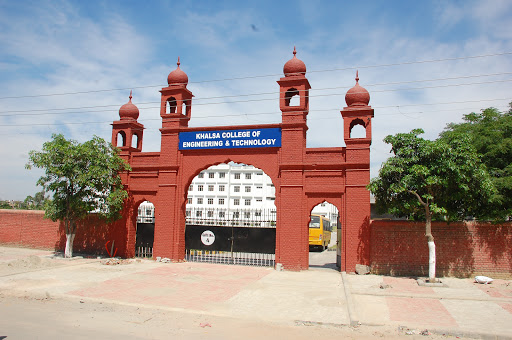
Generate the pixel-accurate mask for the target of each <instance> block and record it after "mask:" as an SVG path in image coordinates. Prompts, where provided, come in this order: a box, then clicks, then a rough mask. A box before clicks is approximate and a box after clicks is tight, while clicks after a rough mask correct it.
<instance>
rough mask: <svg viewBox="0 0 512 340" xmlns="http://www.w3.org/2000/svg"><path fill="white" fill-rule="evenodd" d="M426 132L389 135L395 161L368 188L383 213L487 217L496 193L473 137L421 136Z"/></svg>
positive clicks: (415, 216) (387, 162) (424, 217)
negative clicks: (491, 199)
mask: <svg viewBox="0 0 512 340" xmlns="http://www.w3.org/2000/svg"><path fill="white" fill-rule="evenodd" d="M422 133H423V130H421V129H417V130H413V131H411V132H410V133H399V134H396V135H394V136H391V135H390V136H387V137H386V138H385V139H384V141H385V142H386V143H388V144H391V146H392V148H391V151H392V152H393V153H394V156H392V157H390V158H389V159H388V160H387V161H386V162H385V163H384V164H383V165H382V167H381V169H380V172H379V176H378V177H377V178H374V179H372V181H371V182H370V184H369V185H368V188H369V190H370V191H371V192H372V193H373V194H374V195H375V198H376V206H377V209H378V210H379V211H380V212H387V213H391V214H394V215H397V216H407V217H409V218H412V219H421V220H425V219H427V220H430V219H448V220H460V219H463V218H464V217H466V216H481V215H483V214H484V212H485V209H484V206H485V204H484V203H485V202H486V201H488V200H489V199H490V197H491V195H492V194H493V193H494V188H493V185H492V182H491V180H490V178H489V175H488V173H487V171H486V169H485V166H484V165H483V164H482V163H481V161H480V159H479V156H478V155H477V154H476V152H475V150H474V149H473V147H472V145H471V143H469V140H468V137H465V136H459V138H453V139H452V140H450V141H445V140H441V139H438V140H434V141H431V140H426V139H423V138H420V137H418V136H419V135H420V134H422Z"/></svg>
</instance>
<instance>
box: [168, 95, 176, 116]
mask: <svg viewBox="0 0 512 340" xmlns="http://www.w3.org/2000/svg"><path fill="white" fill-rule="evenodd" d="M176 106H177V104H176V98H174V97H170V98H169V99H167V113H176Z"/></svg>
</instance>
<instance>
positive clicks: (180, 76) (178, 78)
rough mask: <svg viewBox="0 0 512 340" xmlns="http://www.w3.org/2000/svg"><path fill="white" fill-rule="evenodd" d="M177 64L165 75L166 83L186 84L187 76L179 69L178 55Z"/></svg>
mask: <svg viewBox="0 0 512 340" xmlns="http://www.w3.org/2000/svg"><path fill="white" fill-rule="evenodd" d="M177 65H178V67H177V68H176V69H175V70H174V71H172V72H171V73H169V75H168V76H167V84H169V85H182V86H187V84H188V76H187V74H186V73H185V72H183V71H182V70H181V69H180V57H178V62H177Z"/></svg>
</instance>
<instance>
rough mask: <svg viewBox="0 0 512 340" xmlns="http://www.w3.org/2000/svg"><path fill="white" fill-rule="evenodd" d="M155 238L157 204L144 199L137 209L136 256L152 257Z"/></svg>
mask: <svg viewBox="0 0 512 340" xmlns="http://www.w3.org/2000/svg"><path fill="white" fill-rule="evenodd" d="M154 240H155V206H154V205H153V203H151V202H150V201H144V202H142V203H141V204H140V205H139V208H138V209H137V232H136V236H135V256H136V257H152V256H153V242H154Z"/></svg>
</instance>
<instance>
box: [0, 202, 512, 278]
mask: <svg viewBox="0 0 512 340" xmlns="http://www.w3.org/2000/svg"><path fill="white" fill-rule="evenodd" d="M85 224H86V225H87V226H79V227H78V230H77V235H76V237H75V242H74V246H73V250H74V252H76V253H86V254H95V255H98V254H101V255H107V252H106V250H105V243H106V242H107V241H115V247H116V248H118V254H123V253H124V252H125V249H124V246H125V244H126V231H125V230H124V229H123V227H122V224H113V225H107V224H105V223H104V222H102V221H98V220H97V219H95V218H91V219H89V220H88V221H87V222H86V223H85ZM432 233H433V235H434V238H435V243H436V256H437V276H438V277H442V276H458V277H469V276H474V275H487V276H490V277H493V278H511V277H512V223H505V224H500V225H494V224H490V223H474V222H466V223H461V222H457V223H450V224H447V223H443V222H434V223H433V225H432ZM424 235H425V224H424V223H421V222H409V221H393V220H372V221H371V223H370V243H369V244H370V259H371V268H372V272H373V273H375V274H387V275H397V276H404V275H412V276H426V275H427V274H428V247H427V242H426V238H425V236H424ZM65 241H66V237H65V234H64V229H63V226H62V225H61V224H60V223H58V222H52V221H51V220H48V219H45V218H44V212H43V211H34V210H8V209H0V244H4V245H17V246H22V247H31V248H41V249H54V250H57V251H63V250H64V246H65Z"/></svg>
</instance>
